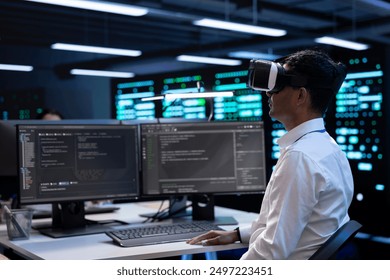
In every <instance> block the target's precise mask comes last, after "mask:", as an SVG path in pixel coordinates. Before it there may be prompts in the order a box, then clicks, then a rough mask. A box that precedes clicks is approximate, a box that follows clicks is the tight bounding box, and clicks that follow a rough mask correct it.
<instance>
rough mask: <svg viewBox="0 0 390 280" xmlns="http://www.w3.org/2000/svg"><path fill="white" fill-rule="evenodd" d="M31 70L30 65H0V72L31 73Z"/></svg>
mask: <svg viewBox="0 0 390 280" xmlns="http://www.w3.org/2000/svg"><path fill="white" fill-rule="evenodd" d="M33 69H34V67H32V66H30V65H17V64H0V70H7V71H22V72H31V71H32V70H33Z"/></svg>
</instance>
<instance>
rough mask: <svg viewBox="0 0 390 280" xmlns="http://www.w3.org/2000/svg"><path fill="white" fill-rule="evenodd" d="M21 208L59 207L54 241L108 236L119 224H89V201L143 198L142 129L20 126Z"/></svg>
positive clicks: (49, 229) (46, 229) (48, 228)
mask: <svg viewBox="0 0 390 280" xmlns="http://www.w3.org/2000/svg"><path fill="white" fill-rule="evenodd" d="M17 136H18V172H19V181H20V183H19V199H20V204H21V205H24V204H42V203H44V204H46V203H52V205H53V222H52V224H50V225H45V226H43V227H41V228H39V230H40V231H41V232H42V233H43V234H46V235H49V236H52V237H63V236H72V235H81V234H91V233H98V232H104V231H106V230H107V229H108V228H110V227H111V226H113V225H115V224H117V223H107V224H100V223H92V222H90V221H88V220H86V219H85V209H84V201H89V200H106V199H120V198H135V197H138V196H139V165H138V160H139V150H138V127H137V126H136V125H127V126H122V125H92V124H88V125H81V124H78V125H77V124H76V125H70V124H42V125H38V124H36V125H19V126H18V127H17Z"/></svg>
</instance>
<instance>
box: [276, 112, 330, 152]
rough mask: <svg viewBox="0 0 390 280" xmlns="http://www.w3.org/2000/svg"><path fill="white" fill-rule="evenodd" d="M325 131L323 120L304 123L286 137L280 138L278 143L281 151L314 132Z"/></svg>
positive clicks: (317, 119) (318, 119)
mask: <svg viewBox="0 0 390 280" xmlns="http://www.w3.org/2000/svg"><path fill="white" fill-rule="evenodd" d="M321 129H325V126H324V120H323V119H322V118H316V119H312V120H309V121H306V122H304V123H301V124H300V125H298V126H297V127H294V128H293V129H291V130H290V131H288V132H287V133H286V134H285V135H283V136H282V137H280V138H279V139H278V140H277V142H278V144H279V146H280V148H281V149H283V148H286V147H288V146H290V145H291V144H293V143H294V142H295V141H297V140H298V139H299V138H300V137H302V136H303V135H305V134H306V133H309V132H311V131H314V130H321Z"/></svg>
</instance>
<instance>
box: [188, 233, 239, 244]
mask: <svg viewBox="0 0 390 280" xmlns="http://www.w3.org/2000/svg"><path fill="white" fill-rule="evenodd" d="M236 241H239V237H238V234H237V231H233V230H232V231H221V230H211V231H209V232H207V233H204V234H201V235H198V236H196V237H194V238H191V239H190V240H188V241H187V243H188V244H190V245H202V246H212V245H226V244H231V243H234V242H236Z"/></svg>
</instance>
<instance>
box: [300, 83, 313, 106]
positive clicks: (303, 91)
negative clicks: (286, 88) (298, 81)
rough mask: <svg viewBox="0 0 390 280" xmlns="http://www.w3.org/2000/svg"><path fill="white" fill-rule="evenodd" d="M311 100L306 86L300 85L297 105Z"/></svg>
mask: <svg viewBox="0 0 390 280" xmlns="http://www.w3.org/2000/svg"><path fill="white" fill-rule="evenodd" d="M307 102H310V94H309V92H308V90H307V89H306V88H305V87H300V88H299V92H298V98H297V105H302V104H305V103H307Z"/></svg>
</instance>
